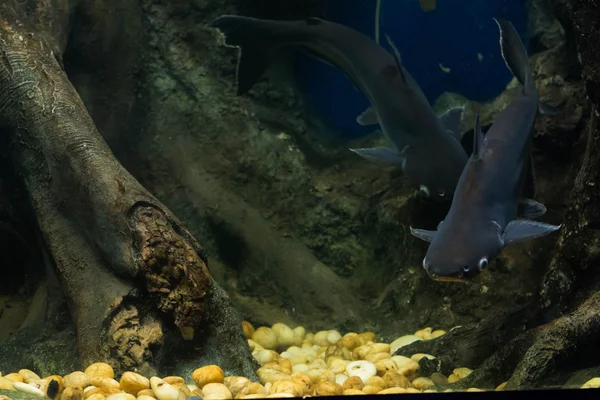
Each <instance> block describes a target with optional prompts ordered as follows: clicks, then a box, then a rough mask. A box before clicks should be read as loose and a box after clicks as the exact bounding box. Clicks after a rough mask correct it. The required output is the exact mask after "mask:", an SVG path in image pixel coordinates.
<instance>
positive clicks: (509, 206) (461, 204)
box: [411, 18, 560, 281]
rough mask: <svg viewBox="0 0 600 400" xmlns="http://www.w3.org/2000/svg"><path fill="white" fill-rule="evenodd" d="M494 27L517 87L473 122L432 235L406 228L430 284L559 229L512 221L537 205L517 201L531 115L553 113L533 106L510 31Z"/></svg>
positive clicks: (530, 83)
mask: <svg viewBox="0 0 600 400" xmlns="http://www.w3.org/2000/svg"><path fill="white" fill-rule="evenodd" d="M494 20H495V21H496V23H497V24H498V27H499V29H500V46H501V49H502V57H503V58H504V61H505V63H506V65H507V66H508V68H509V69H510V70H511V71H512V72H513V74H514V75H515V76H516V77H517V79H518V80H519V81H520V82H522V83H523V90H522V92H521V93H520V95H519V97H518V98H516V99H515V100H513V102H512V103H511V104H509V105H508V106H507V107H506V108H505V109H504V110H503V111H502V112H501V113H500V114H499V115H498V117H497V118H496V121H495V122H494V124H493V125H492V126H491V127H490V129H489V130H488V132H487V133H486V134H485V136H484V135H483V133H482V131H481V127H480V125H479V114H478V115H477V119H476V122H475V134H474V140H473V153H472V155H471V157H470V158H469V161H468V162H467V165H466V167H465V169H464V171H463V173H462V175H461V177H460V180H459V182H458V186H457V188H456V192H455V194H454V197H453V200H452V205H451V207H450V210H449V212H448V215H447V216H446V218H445V219H444V221H442V222H441V223H440V225H438V228H437V231H426V230H422V229H413V228H412V227H411V233H412V234H413V235H414V236H416V237H418V238H420V239H423V240H425V241H428V242H430V243H431V244H430V245H429V248H428V250H427V254H426V255H425V258H424V259H423V267H424V268H425V270H426V271H427V273H428V274H429V276H430V277H432V278H433V279H435V280H445V281H463V280H465V279H472V278H473V277H474V276H476V275H477V274H478V273H479V272H481V271H482V270H483V269H485V268H486V267H487V266H488V264H489V261H491V260H492V259H494V258H495V257H497V256H498V254H500V251H501V250H502V249H503V248H504V247H506V246H507V245H509V244H510V243H513V242H517V241H522V240H527V239H533V238H538V237H541V236H544V235H547V234H549V233H551V232H554V231H556V230H558V229H559V228H560V225H559V226H555V225H549V224H545V223H541V222H536V221H531V220H527V219H517V217H518V211H517V210H518V207H519V203H521V204H525V209H526V211H528V213H529V215H530V217H535V216H538V215H541V214H543V213H544V212H545V207H544V206H543V205H541V204H540V203H537V202H535V201H534V200H527V201H525V202H522V201H521V199H520V196H521V191H522V188H523V181H524V175H525V173H526V170H527V168H528V164H529V162H530V157H531V146H532V136H533V128H534V125H535V118H536V114H537V112H538V111H539V112H541V113H542V114H550V115H555V114H556V113H558V110H556V109H553V108H552V107H550V106H548V105H545V104H543V103H541V102H540V101H539V98H538V92H537V89H536V87H535V82H534V79H533V74H532V71H531V68H530V66H529V62H528V58H527V53H526V50H525V47H524V46H523V43H522V42H521V39H520V38H519V34H518V33H517V31H516V30H515V28H514V26H513V25H512V24H511V23H510V22H508V21H505V20H502V19H499V18H495V19H494Z"/></svg>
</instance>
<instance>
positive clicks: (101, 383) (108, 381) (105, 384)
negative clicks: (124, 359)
mask: <svg viewBox="0 0 600 400" xmlns="http://www.w3.org/2000/svg"><path fill="white" fill-rule="evenodd" d="M91 381H92V385H94V386H96V387H100V388H102V389H121V384H119V382H117V381H116V380H115V379H112V378H104V377H96V378H92V380H91Z"/></svg>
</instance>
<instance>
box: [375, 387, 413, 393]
mask: <svg viewBox="0 0 600 400" xmlns="http://www.w3.org/2000/svg"><path fill="white" fill-rule="evenodd" d="M401 393H406V389H404V388H401V387H392V388H388V389H383V390H382V391H381V392H379V393H377V394H401Z"/></svg>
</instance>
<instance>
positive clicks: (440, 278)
mask: <svg viewBox="0 0 600 400" xmlns="http://www.w3.org/2000/svg"><path fill="white" fill-rule="evenodd" d="M429 276H430V277H431V279H433V280H434V281H438V282H461V283H466V282H467V280H466V279H464V278H458V277H456V276H439V275H435V274H430V275H429Z"/></svg>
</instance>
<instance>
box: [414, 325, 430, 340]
mask: <svg viewBox="0 0 600 400" xmlns="http://www.w3.org/2000/svg"><path fill="white" fill-rule="evenodd" d="M431 330H432V329H431V328H425V329H421V330H419V331H416V332H415V336H418V337H420V338H421V339H423V340H430V339H431Z"/></svg>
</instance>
